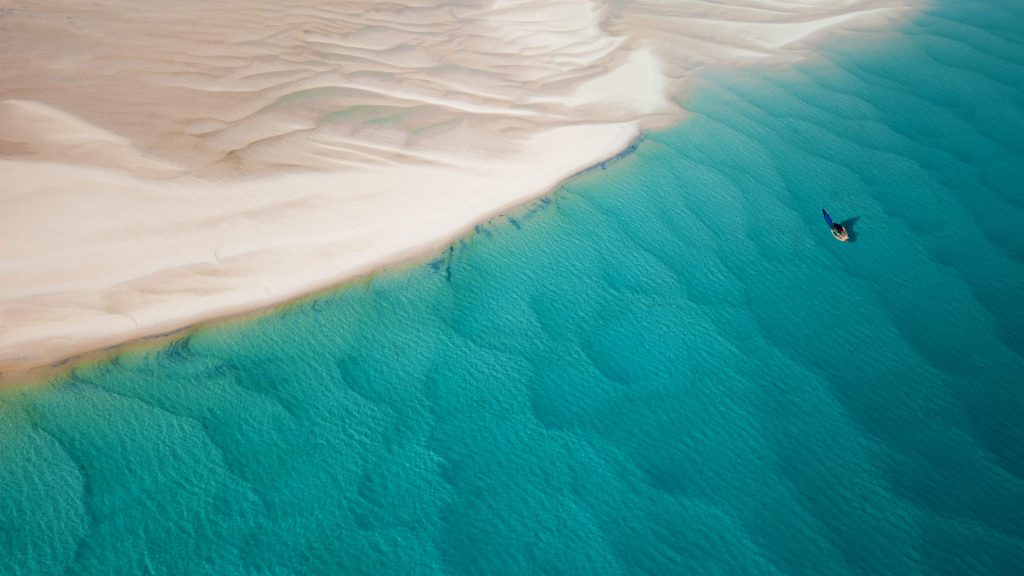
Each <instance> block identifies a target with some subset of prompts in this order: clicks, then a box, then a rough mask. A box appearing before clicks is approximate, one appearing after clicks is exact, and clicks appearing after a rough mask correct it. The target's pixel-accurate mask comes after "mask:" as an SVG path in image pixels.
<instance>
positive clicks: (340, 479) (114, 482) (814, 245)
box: [0, 0, 1024, 576]
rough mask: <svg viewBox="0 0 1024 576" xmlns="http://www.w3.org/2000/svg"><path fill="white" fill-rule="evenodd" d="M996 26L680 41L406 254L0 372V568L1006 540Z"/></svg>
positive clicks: (1016, 163) (976, 552) (989, 550)
mask: <svg viewBox="0 0 1024 576" xmlns="http://www.w3.org/2000/svg"><path fill="white" fill-rule="evenodd" d="M1021 30H1024V8H1022V6H1021V5H1020V3H1018V2H1015V1H1009V0H1007V1H1000V0H985V1H980V2H967V3H964V2H953V1H939V2H936V3H935V4H934V5H933V6H931V7H930V8H928V9H927V11H926V12H925V13H924V14H922V15H919V16H917V17H915V18H914V19H913V20H912V21H911V22H909V23H907V24H905V25H903V26H902V28H901V29H899V30H893V31H888V32H885V33H876V34H856V35H850V36H842V37H839V38H835V39H833V40H829V41H828V42H827V43H826V44H824V45H823V46H821V47H820V50H819V51H818V53H817V54H816V55H814V56H812V57H811V58H810V59H809V60H807V61H805V62H803V63H802V64H799V65H797V66H794V67H790V68H785V69H773V70H770V71H758V70H728V71H718V72H711V73H709V74H707V75H705V76H704V77H703V79H702V80H701V81H700V83H699V84H698V85H697V86H696V87H695V89H694V91H693V94H692V96H691V98H690V99H689V100H688V101H687V107H688V109H690V110H691V111H692V115H691V116H690V117H689V119H688V120H687V121H685V122H684V123H682V124H680V125H679V126H677V127H675V128H673V129H671V130H667V131H664V132H658V133H654V134H650V135H648V137H647V138H646V139H644V140H643V141H642V142H640V143H639V145H638V147H637V149H636V151H635V153H632V154H629V155H627V156H624V157H622V158H619V159H618V160H617V161H615V162H613V163H611V164H609V165H607V166H606V167H605V169H603V170H602V169H599V170H592V171H589V172H586V173H583V174H581V175H580V176H578V177H577V178H575V179H573V180H572V181H570V182H569V183H567V184H566V185H565V186H564V187H563V188H562V189H561V190H559V191H558V193H556V194H555V195H554V196H553V197H552V198H551V199H550V200H548V201H546V202H542V203H539V204H537V205H535V208H536V209H535V210H524V211H522V212H520V213H519V214H518V215H517V216H516V217H515V225H509V224H508V223H503V222H499V221H496V222H495V223H493V224H491V225H489V226H487V227H484V228H482V229H481V231H480V233H478V234H475V235H473V236H471V237H469V238H467V239H466V240H465V241H463V242H461V243H459V244H457V245H456V246H455V247H453V249H452V250H451V251H450V252H449V253H448V254H446V255H445V256H443V257H442V258H440V259H438V260H437V261H435V262H433V263H430V264H424V265H422V266H418V267H414V268H412V269H408V270H404V271H400V272H397V273H389V274H382V275H379V276H376V277H374V278H372V279H370V280H368V281H364V282H360V283H357V284H355V285H353V286H350V287H348V288H346V289H344V290H340V291H337V292H333V293H330V294H327V295H324V296H321V297H317V298H313V299H310V300H309V301H306V302H302V303H299V304H297V305H295V306H291V307H288V308H286V309H284V310H282V311H281V312H279V313H276V314H272V315H268V316H265V317H261V318H258V319H255V320H252V321H247V322H234V323H229V324H224V325H219V326H210V327H206V328H202V329H199V330H197V331H195V332H192V333H191V334H190V335H189V336H188V337H186V338H183V339H180V340H178V341H176V342H174V343H173V344H171V345H169V346H165V347H162V348H159V349H157V350H150V351H143V350H139V351H130V352H127V353H124V354H121V355H119V356H118V357H116V358H114V359H112V360H110V361H105V362H100V363H97V364H95V365H91V366H85V367H81V368H78V369H75V370H73V371H71V372H70V373H68V374H66V375H65V376H63V377H61V378H59V379H58V381H56V382H54V383H53V385H51V386H46V387H40V388H35V389H20V390H7V391H3V392H0V487H2V490H0V574H3V575H4V576H8V575H12V576H13V575H19V576H21V575H42V574H75V575H92V574H147V573H149V574H218V575H222V576H226V575H232V574H266V575H271V574H274V575H284V574H323V575H340V574H344V575H354V574H367V575H371V574H372V575H375V576H376V575H386V574H450V575H457V574H464V575H478V574H488V575H498V574H581V575H582V574H585V575H588V576H593V575H599V574H659V575H680V574H693V575H696V574H769V575H798V574H808V575H821V574H828V575H836V576H839V575H855V574H856V575H870V576H877V575H885V574H892V575H899V576H907V575H915V574H928V575H940V574H941V575H966V574H971V575H1012V574H1020V573H1021V572H1020V571H1021V567H1022V566H1024V427H1022V420H1021V415H1022V414H1024V392H1022V389H1021V384H1022V382H1024V306H1021V302H1024V234H1021V222H1024V194H1022V190H1024V188H1022V187H1021V182H1022V181H1024V172H1022V170H1024V136H1022V135H1024V34H1022V33H1021V32H1020V31H1021ZM823 206H824V207H827V208H828V210H829V212H830V214H832V216H833V217H834V218H835V220H836V221H838V222H843V223H844V225H846V226H847V227H848V228H849V229H850V231H851V233H852V234H855V235H856V239H855V240H856V241H854V242H849V243H840V242H836V241H835V240H834V239H833V238H832V236H831V234H830V233H829V231H828V229H827V228H826V227H825V226H824V224H823V223H822V215H821V212H820V209H821V208H822V207H823ZM847 222H852V224H847Z"/></svg>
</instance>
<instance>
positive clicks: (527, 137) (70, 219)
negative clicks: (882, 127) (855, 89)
mask: <svg viewBox="0 0 1024 576" xmlns="http://www.w3.org/2000/svg"><path fill="white" fill-rule="evenodd" d="M914 3H915V2H912V1H911V0H904V1H900V0H863V1H862V0H826V1H823V2H819V3H816V4H813V5H811V4H807V3H804V2H790V1H784V0H772V1H752V0H747V1H744V2H733V3H729V4H728V5H726V4H717V3H711V2H685V1H684V2H657V1H637V2H626V3H614V4H612V3H608V2H592V1H586V0H563V1H512V2H485V3H475V2H474V3H458V2H440V1H436V0H425V1H422V2H417V1H404V2H401V3H392V2H388V3H379V2H317V1H315V0H304V1H291V2H269V1H262V0H246V1H229V0H216V1H202V2H199V1H193V2H189V1H186V2H175V3H173V4H168V3H164V2H156V1H153V0H147V1H143V2H126V1H120V0H111V1H101V2H91V3H78V2H59V3H55V2H41V1H16V2H11V1H0V203H2V204H0V205H2V209H0V371H3V370H19V369H26V368H31V367H35V366H40V365H44V364H47V363H52V362H55V361H59V360H61V359H64V358H67V357H69V356H72V355H74V354H77V353H81V352H84V351H89V350H95V349H98V348H102V347H104V346H109V345H113V344H117V343H122V342H125V341H128V340H132V339H135V338H140V337H144V336H147V335H153V334H157V333H162V332H166V331H169V330H174V329H178V328H181V327H183V326H187V325H189V324H192V323H195V322H198V321H202V320H204V319H209V318H214V317H220V316H225V315H229V314H234V313H238V312H242V311H246V310H252V309H257V308H260V307H263V306H266V305H269V304H273V303H276V302H280V301H283V300H286V299H288V298H292V297H295V296H297V295H300V294H304V293H308V292H310V291H313V290H316V289H319V288H323V287H325V286H329V285H331V284H333V283H337V282H339V281H342V280H345V279H347V278H352V277H355V276H357V275H360V274H365V273H367V272H369V271H372V270H375V269H379V268H381V267H383V266H386V265H387V264H389V263H393V262H397V261H402V260H407V259H410V258H413V257H416V256H421V255H423V254H425V253H427V252H429V251H431V250H434V249H437V248H439V247H441V246H443V245H445V244H446V243H448V242H450V241H451V239H452V238H453V237H454V236H457V235H459V234H462V233H464V232H465V231H466V230H467V229H469V228H470V227H471V226H472V225H474V224H475V223H477V222H479V221H481V220H483V219H486V218H487V217H488V216H490V215H493V214H495V213H497V212H500V211H502V210H506V209H508V208H510V207H512V206H515V205H517V204H521V203H522V202H524V201H526V200H528V199H530V198H534V197H536V196H538V195H539V194H542V193H544V192H546V191H547V190H549V189H550V188H551V187H552V186H554V185H555V184H557V183H558V182H559V181H561V180H562V179H564V178H566V177H567V176H569V175H571V174H573V173H574V172H576V171H578V170H580V169H581V168H584V167H586V166H588V165H591V164H594V163H595V162H598V161H600V160H602V159H603V158H606V157H608V156H610V155H612V154H614V153H615V152H616V151H618V150H620V149H622V148H623V147H625V146H626V145H627V144H628V143H629V142H630V141H631V140H632V139H634V138H635V137H636V136H637V135H638V134H639V133H640V131H641V130H643V129H646V128H650V127H656V126H660V125H665V124H667V123H669V122H671V121H673V120H675V119H677V118H679V117H680V115H681V114H682V110H681V109H680V108H679V107H678V105H676V104H675V103H674V101H673V97H674V96H678V95H680V94H682V93H683V92H684V90H685V88H686V82H687V81H688V80H689V79H690V78H691V77H692V75H693V74H694V72H695V71H697V70H699V69H700V68H702V67H705V66H709V65H734V64H745V63H749V62H753V61H758V60H765V59H773V60H786V59H794V58H799V57H800V56H801V55H803V54H804V50H805V43H806V41H807V40H808V39H809V38H810V37H813V36H815V35H816V34H819V33H822V32H825V31H830V30H836V29H849V28H853V27H858V26H867V27H877V26H879V25H887V24H891V22H892V21H894V20H895V19H897V18H901V17H905V15H906V8H907V7H908V6H910V5H912V4H914Z"/></svg>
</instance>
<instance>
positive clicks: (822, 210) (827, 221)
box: [821, 208, 832, 228]
mask: <svg viewBox="0 0 1024 576" xmlns="http://www.w3.org/2000/svg"><path fill="white" fill-rule="evenodd" d="M821 213H822V214H823V215H824V216H825V223H826V224H828V227H829V228H831V227H832V217H831V216H829V215H828V212H826V211H825V209H824V208H822V209H821Z"/></svg>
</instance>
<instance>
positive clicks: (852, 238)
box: [839, 216, 860, 244]
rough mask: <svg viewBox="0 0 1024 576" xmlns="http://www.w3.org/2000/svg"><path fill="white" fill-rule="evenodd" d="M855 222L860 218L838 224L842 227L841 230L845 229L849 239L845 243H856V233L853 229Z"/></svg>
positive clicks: (855, 217) (856, 217)
mask: <svg viewBox="0 0 1024 576" xmlns="http://www.w3.org/2000/svg"><path fill="white" fill-rule="evenodd" d="M857 220H860V216H854V217H853V218H847V219H846V220H843V221H842V222H840V223H839V224H841V225H842V226H843V228H846V233H847V235H849V237H850V239H849V240H847V242H850V243H851V244H852V243H854V242H856V241H857V231H856V230H854V228H853V225H854V224H856V223H857Z"/></svg>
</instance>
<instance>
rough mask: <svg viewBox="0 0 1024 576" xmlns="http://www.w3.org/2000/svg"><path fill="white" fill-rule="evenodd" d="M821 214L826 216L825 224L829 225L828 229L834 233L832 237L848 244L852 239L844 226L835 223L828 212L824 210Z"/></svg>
mask: <svg viewBox="0 0 1024 576" xmlns="http://www.w3.org/2000/svg"><path fill="white" fill-rule="evenodd" d="M821 214H822V215H823V216H825V223H826V224H828V229H829V230H831V231H832V235H833V236H835V237H836V240H839V241H840V242H846V241H847V240H849V239H850V234H849V232H847V231H846V228H845V227H843V225H842V224H838V223H836V222H833V221H832V217H831V216H829V215H828V211H826V210H825V209H824V208H822V209H821Z"/></svg>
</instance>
